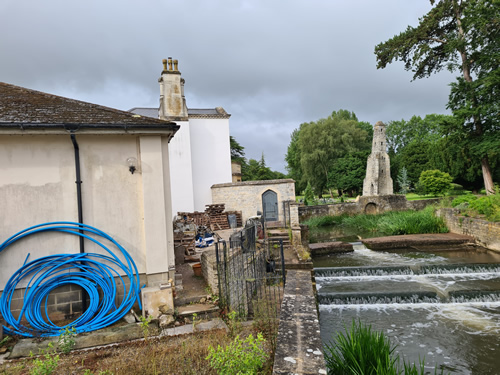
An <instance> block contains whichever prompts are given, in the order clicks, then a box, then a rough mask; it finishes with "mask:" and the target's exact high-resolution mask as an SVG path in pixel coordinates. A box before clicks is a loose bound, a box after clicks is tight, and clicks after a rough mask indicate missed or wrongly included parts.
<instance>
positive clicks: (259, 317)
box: [215, 226, 286, 332]
mask: <svg viewBox="0 0 500 375" xmlns="http://www.w3.org/2000/svg"><path fill="white" fill-rule="evenodd" d="M243 231H244V233H236V234H235V235H234V236H232V239H231V240H230V241H229V244H228V243H227V242H226V241H220V242H218V243H216V246H215V254H216V260H217V277H218V289H219V301H220V302H219V304H220V306H221V307H222V308H224V309H226V311H235V312H236V313H237V315H238V317H239V318H240V319H243V320H246V319H248V318H253V319H254V322H255V321H259V322H263V326H265V328H266V329H267V328H269V329H272V330H275V331H276V332H277V328H278V321H279V311H280V306H281V301H282V299H283V290H284V285H285V281H286V278H285V263H284V257H283V242H282V241H280V245H279V246H276V247H274V246H273V247H271V246H270V245H269V242H268V241H267V240H266V239H259V238H258V237H259V236H258V233H259V231H258V228H257V226H253V227H252V226H249V227H246V228H244V229H243ZM228 245H229V246H228Z"/></svg>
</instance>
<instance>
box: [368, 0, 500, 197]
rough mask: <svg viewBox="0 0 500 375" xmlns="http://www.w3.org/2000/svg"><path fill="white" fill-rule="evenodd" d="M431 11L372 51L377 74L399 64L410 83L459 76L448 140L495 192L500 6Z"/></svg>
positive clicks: (480, 2) (453, 3)
mask: <svg viewBox="0 0 500 375" xmlns="http://www.w3.org/2000/svg"><path fill="white" fill-rule="evenodd" d="M430 2H431V4H432V5H433V8H432V9H431V10H430V11H429V13H427V14H426V15H424V16H423V17H422V18H420V20H419V25H418V26H417V27H412V26H408V27H407V29H406V30H405V31H404V32H402V33H400V34H399V35H396V36H394V37H393V38H391V39H389V40H388V41H386V42H383V43H380V44H379V45H377V46H376V47H375V55H376V57H377V68H385V67H386V66H387V65H388V64H390V63H392V62H393V61H398V60H399V61H402V62H403V63H404V66H405V69H406V70H411V71H412V72H413V79H417V78H424V77H428V76H430V75H431V74H433V73H436V72H439V71H441V70H442V69H443V68H447V69H448V70H450V71H452V72H453V71H459V72H460V73H461V76H459V77H457V80H456V82H455V83H453V84H452V85H451V86H452V87H451V93H450V97H449V101H448V108H449V109H451V110H452V112H453V115H454V117H455V119H456V120H457V121H452V122H449V123H448V128H447V132H446V137H448V138H449V139H450V140H451V141H452V143H453V144H454V145H455V146H456V147H458V148H460V149H461V150H462V151H463V152H468V153H470V154H471V155H472V156H473V157H474V158H476V159H477V160H479V161H480V164H481V170H482V175H483V181H484V185H485V188H486V191H487V192H488V193H492V192H493V179H492V173H491V168H490V162H489V160H490V158H492V157H493V158H496V157H498V153H499V152H500V151H499V150H500V135H499V132H498V131H499V130H500V116H499V114H500V113H499V103H498V97H499V90H500V1H499V0H430Z"/></svg>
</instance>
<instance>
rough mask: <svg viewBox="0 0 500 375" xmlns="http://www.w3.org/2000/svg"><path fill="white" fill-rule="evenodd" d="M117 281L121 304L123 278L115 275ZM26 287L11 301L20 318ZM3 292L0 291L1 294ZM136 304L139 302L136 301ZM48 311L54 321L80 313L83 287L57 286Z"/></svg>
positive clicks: (117, 293)
mask: <svg viewBox="0 0 500 375" xmlns="http://www.w3.org/2000/svg"><path fill="white" fill-rule="evenodd" d="M146 280H147V277H146V275H145V274H142V275H140V285H144V284H146ZM123 281H124V283H125V287H126V288H127V293H128V288H129V287H130V281H129V279H128V278H126V277H124V278H123ZM115 282H116V285H117V288H116V289H117V291H116V298H115V301H116V303H117V305H119V304H120V303H121V301H122V299H123V295H124V289H123V287H122V286H121V280H120V279H119V278H117V277H115ZM24 294H25V288H19V289H16V290H15V291H14V293H13V294H12V301H11V305H10V306H11V309H10V311H11V313H12V316H14V318H16V319H17V318H18V317H19V314H20V313H21V309H22V307H23V303H24ZM1 295H2V292H0V296H1ZM88 305H89V299H88V298H87V306H88ZM136 306H138V304H137V303H136ZM41 308H42V316H45V303H42V306H41ZM47 312H48V313H49V316H50V319H51V320H52V321H54V322H56V321H60V320H65V319H69V318H70V317H71V316H75V314H80V313H81V312H82V288H81V287H79V286H78V285H75V284H67V285H62V286H60V287H57V288H55V289H54V290H52V291H51V292H50V294H49V298H48V300H47Z"/></svg>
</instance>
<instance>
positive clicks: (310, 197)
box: [304, 182, 314, 206]
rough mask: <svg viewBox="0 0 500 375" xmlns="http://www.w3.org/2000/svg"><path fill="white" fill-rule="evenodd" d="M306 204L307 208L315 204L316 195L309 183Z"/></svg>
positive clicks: (305, 193)
mask: <svg viewBox="0 0 500 375" xmlns="http://www.w3.org/2000/svg"><path fill="white" fill-rule="evenodd" d="M304 204H305V205H306V206H309V205H311V204H314V193H313V190H312V187H311V184H310V183H309V182H308V183H307V187H306V190H305V191H304Z"/></svg>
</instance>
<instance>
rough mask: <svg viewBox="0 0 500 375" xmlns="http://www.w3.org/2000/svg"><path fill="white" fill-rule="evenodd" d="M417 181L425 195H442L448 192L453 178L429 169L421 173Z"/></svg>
mask: <svg viewBox="0 0 500 375" xmlns="http://www.w3.org/2000/svg"><path fill="white" fill-rule="evenodd" d="M418 181H419V183H420V185H422V188H423V190H424V192H425V193H426V194H432V195H444V194H445V193H446V192H447V191H448V190H450V187H451V181H453V178H452V177H451V176H450V175H449V174H448V173H446V172H441V171H440V170H438V169H431V170H427V171H422V173H421V174H420V178H419V180H418Z"/></svg>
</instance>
